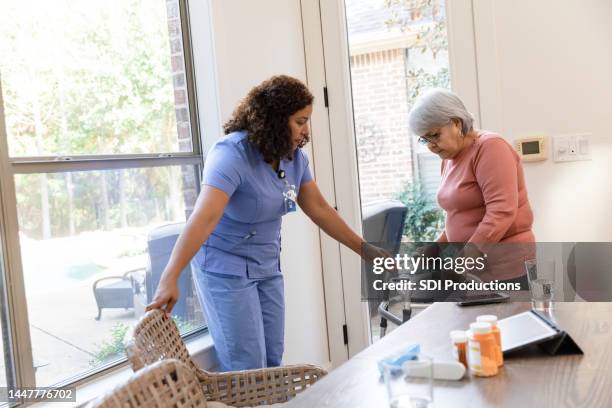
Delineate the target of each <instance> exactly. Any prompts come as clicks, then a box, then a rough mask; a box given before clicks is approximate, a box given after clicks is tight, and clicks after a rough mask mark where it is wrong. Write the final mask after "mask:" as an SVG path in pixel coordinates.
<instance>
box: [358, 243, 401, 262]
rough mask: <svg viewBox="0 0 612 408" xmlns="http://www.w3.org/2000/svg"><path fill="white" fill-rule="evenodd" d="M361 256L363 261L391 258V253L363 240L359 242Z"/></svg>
mask: <svg viewBox="0 0 612 408" xmlns="http://www.w3.org/2000/svg"><path fill="white" fill-rule="evenodd" d="M361 258H363V260H365V261H373V260H374V259H375V258H393V255H391V254H390V253H389V252H387V251H386V250H384V249H383V248H380V247H377V246H375V245H372V244H369V243H367V242H364V243H362V244H361Z"/></svg>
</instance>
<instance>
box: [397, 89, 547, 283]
mask: <svg viewBox="0 0 612 408" xmlns="http://www.w3.org/2000/svg"><path fill="white" fill-rule="evenodd" d="M409 124H410V128H411V130H412V132H413V133H414V134H415V135H417V136H419V142H420V143H423V144H426V145H427V147H428V149H429V150H430V151H431V152H433V153H434V154H436V155H438V156H439V157H440V158H441V159H442V181H441V183H440V188H439V190H438V196H437V199H438V204H439V205H440V207H441V208H442V209H443V210H444V211H445V212H446V222H445V228H444V231H443V232H442V234H441V236H440V237H439V238H438V240H437V241H438V242H440V243H445V242H460V243H466V244H474V245H467V246H466V253H467V254H470V255H479V253H478V248H480V250H483V248H485V247H486V248H489V249H491V248H493V249H494V250H499V249H500V248H501V247H504V248H505V249H506V250H505V251H502V252H505V254H504V255H502V256H500V257H499V259H498V260H499V263H498V264H497V265H495V267H491V266H492V265H488V266H489V267H488V268H487V270H486V271H485V272H484V273H483V274H482V275H481V278H483V279H484V280H492V279H499V280H501V281H506V282H516V283H520V284H521V287H524V288H527V280H526V276H525V272H524V269H523V268H522V257H524V256H528V253H529V251H531V249H530V248H532V247H533V245H532V243H533V242H534V241H535V237H534V235H533V232H532V229H531V228H532V224H533V213H532V212H531V207H530V205H529V200H528V198H527V188H526V186H525V178H524V176H523V167H522V165H521V160H520V158H519V156H518V154H517V153H516V152H515V151H514V149H513V148H512V146H510V144H508V142H506V140H504V139H503V138H502V137H501V136H500V135H499V134H496V133H494V132H490V131H486V130H477V129H474V127H473V117H472V115H471V114H470V113H469V112H468V111H467V110H466V108H465V105H464V104H463V102H462V101H461V99H459V97H458V96H457V95H455V94H454V93H452V92H450V91H447V90H443V89H433V90H431V91H429V92H427V93H426V94H424V95H422V96H421V97H420V98H419V99H418V100H417V102H416V103H415V105H414V107H413V109H412V111H411V112H410V117H409ZM494 243H504V244H505V243H508V244H505V245H483V244H494ZM483 251H484V250H483ZM509 252H511V254H509ZM498 253H499V251H498ZM519 258H520V259H519ZM511 259H514V260H517V261H519V262H518V263H517V262H512V261H511ZM489 261H491V259H489ZM489 263H490V262H489ZM510 264H513V266H510ZM517 265H518V267H517Z"/></svg>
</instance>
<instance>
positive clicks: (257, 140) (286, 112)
mask: <svg viewBox="0 0 612 408" xmlns="http://www.w3.org/2000/svg"><path fill="white" fill-rule="evenodd" d="M313 100H314V96H312V94H311V93H310V91H309V90H308V88H306V85H304V84H303V83H302V82H301V81H300V80H298V79H295V78H292V77H290V76H287V75H278V76H273V77H272V78H270V79H268V80H266V81H264V82H262V83H261V84H259V85H257V86H256V87H254V88H253V89H251V90H250V91H249V93H248V94H247V96H246V97H245V98H244V99H243V100H242V101H241V102H240V104H239V105H238V107H237V108H236V109H235V110H234V113H233V114H232V117H231V119H230V120H228V121H227V123H225V125H224V126H223V130H224V131H225V134H228V133H232V132H237V131H241V130H246V131H247V133H248V140H249V142H251V143H253V144H254V145H255V146H257V147H258V148H259V151H260V152H261V154H262V155H263V158H264V160H265V161H266V162H267V163H272V162H273V161H275V160H281V159H289V160H291V159H292V156H293V151H292V147H293V143H292V140H291V132H290V129H289V117H290V116H291V115H293V114H294V113H295V112H297V111H299V110H301V109H304V108H305V107H307V106H309V105H312V102H313ZM300 147H301V146H300Z"/></svg>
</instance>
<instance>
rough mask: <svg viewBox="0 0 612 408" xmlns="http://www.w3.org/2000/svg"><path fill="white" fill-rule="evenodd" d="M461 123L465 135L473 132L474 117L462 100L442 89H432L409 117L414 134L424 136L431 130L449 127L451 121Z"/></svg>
mask: <svg viewBox="0 0 612 408" xmlns="http://www.w3.org/2000/svg"><path fill="white" fill-rule="evenodd" d="M453 119H458V120H460V121H461V131H462V132H463V134H464V135H467V134H468V132H470V131H471V130H473V125H474V117H473V116H472V114H471V113H470V112H468V111H467V109H466V108H465V105H464V104H463V102H461V99H459V97H458V96H457V95H455V94H454V93H452V92H451V91H448V90H446V89H441V88H434V89H431V90H429V91H427V92H425V93H424V94H422V95H421V96H419V98H418V99H417V100H416V102H415V104H414V106H413V107H412V109H411V110H410V115H409V116H408V124H409V126H410V129H411V130H412V133H414V134H415V135H417V136H423V135H424V134H426V133H427V132H428V131H430V130H431V129H437V128H441V127H444V126H446V125H448V124H449V123H450V122H451V120H453Z"/></svg>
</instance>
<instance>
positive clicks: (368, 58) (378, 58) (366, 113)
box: [351, 49, 413, 204]
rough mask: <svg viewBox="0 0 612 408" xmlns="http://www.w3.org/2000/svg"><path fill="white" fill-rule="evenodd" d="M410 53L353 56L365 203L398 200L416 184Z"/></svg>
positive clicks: (361, 180) (399, 50)
mask: <svg viewBox="0 0 612 408" xmlns="http://www.w3.org/2000/svg"><path fill="white" fill-rule="evenodd" d="M405 63H406V54H405V49H394V50H386V51H377V52H371V53H368V54H362V55H355V56H351V76H352V86H353V109H354V114H355V129H356V139H357V153H358V159H359V184H360V188H361V201H362V204H367V203H370V202H373V201H377V200H383V199H390V198H395V197H396V196H397V194H398V193H399V192H400V191H401V190H402V188H403V186H404V184H405V183H406V182H407V181H409V180H412V174H413V164H412V157H413V156H412V141H411V140H410V132H409V129H408V112H409V106H408V92H407V88H406V73H405Z"/></svg>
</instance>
